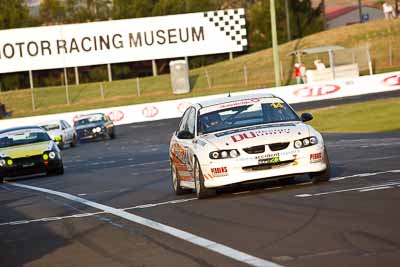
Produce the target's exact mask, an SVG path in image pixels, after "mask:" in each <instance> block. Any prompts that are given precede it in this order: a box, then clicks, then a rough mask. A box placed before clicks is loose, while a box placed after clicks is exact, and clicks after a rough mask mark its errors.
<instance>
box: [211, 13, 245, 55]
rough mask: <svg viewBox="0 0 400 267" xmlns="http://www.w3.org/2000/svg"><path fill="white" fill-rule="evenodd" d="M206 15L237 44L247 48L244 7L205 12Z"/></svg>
mask: <svg viewBox="0 0 400 267" xmlns="http://www.w3.org/2000/svg"><path fill="white" fill-rule="evenodd" d="M204 17H205V18H207V19H208V21H209V22H210V23H212V24H214V26H215V27H217V28H218V29H219V30H220V31H222V32H223V33H225V35H226V36H228V37H229V38H230V39H231V40H232V41H234V42H236V44H237V45H239V46H242V48H243V50H247V31H246V19H245V14H244V9H243V8H240V9H228V10H219V11H210V12H204Z"/></svg>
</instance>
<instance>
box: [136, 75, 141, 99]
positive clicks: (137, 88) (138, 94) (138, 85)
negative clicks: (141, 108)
mask: <svg viewBox="0 0 400 267" xmlns="http://www.w3.org/2000/svg"><path fill="white" fill-rule="evenodd" d="M136 92H137V96H140V81H139V76H138V77H136Z"/></svg>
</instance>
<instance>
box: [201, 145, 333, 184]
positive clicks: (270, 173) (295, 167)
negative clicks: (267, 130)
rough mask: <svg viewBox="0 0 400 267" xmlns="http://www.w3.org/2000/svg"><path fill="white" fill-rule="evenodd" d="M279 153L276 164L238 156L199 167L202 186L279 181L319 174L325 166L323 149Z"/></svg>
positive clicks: (258, 157)
mask: <svg viewBox="0 0 400 267" xmlns="http://www.w3.org/2000/svg"><path fill="white" fill-rule="evenodd" d="M275 154H277V155H278V154H279V161H274V160H270V159H268V158H263V155H257V156H254V155H252V156H247V155H245V156H240V157H238V158H236V159H222V160H221V159H220V160H213V161H210V162H208V163H209V164H202V165H201V169H202V172H203V176H204V186H205V187H208V188H215V187H220V186H224V185H229V184H235V183H242V182H246V181H252V180H259V179H279V178H280V177H287V176H295V175H301V174H309V173H316V172H322V171H324V170H326V169H327V167H328V164H329V163H328V158H327V155H326V152H325V149H324V146H323V145H321V144H319V145H315V146H311V147H306V148H301V149H293V150H287V151H282V152H277V153H275Z"/></svg>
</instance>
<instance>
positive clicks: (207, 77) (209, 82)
mask: <svg viewBox="0 0 400 267" xmlns="http://www.w3.org/2000/svg"><path fill="white" fill-rule="evenodd" d="M204 72H205V75H206V79H207V84H208V89H211V80H210V76H209V75H208V71H207V69H205V70H204Z"/></svg>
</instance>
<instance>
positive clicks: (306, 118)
mask: <svg viewBox="0 0 400 267" xmlns="http://www.w3.org/2000/svg"><path fill="white" fill-rule="evenodd" d="M313 118H314V117H313V115H311V113H303V114H301V121H302V122H306V121H310V120H312V119H313Z"/></svg>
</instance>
